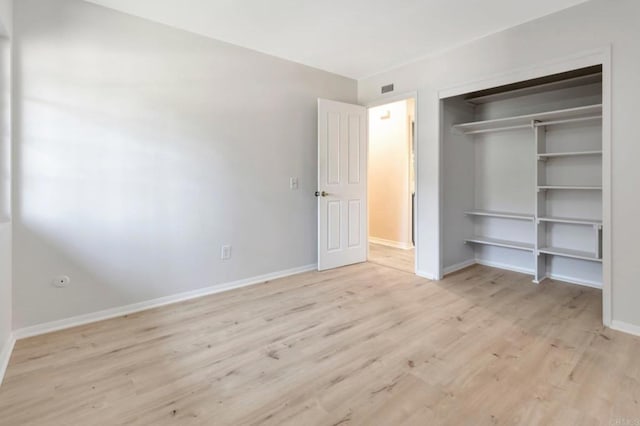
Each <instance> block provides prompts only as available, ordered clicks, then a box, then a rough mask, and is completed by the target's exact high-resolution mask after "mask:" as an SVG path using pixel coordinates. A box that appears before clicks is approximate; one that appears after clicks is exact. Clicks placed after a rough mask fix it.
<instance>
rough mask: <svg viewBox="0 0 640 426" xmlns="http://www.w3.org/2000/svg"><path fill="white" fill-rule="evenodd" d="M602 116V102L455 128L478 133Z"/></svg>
mask: <svg viewBox="0 0 640 426" xmlns="http://www.w3.org/2000/svg"><path fill="white" fill-rule="evenodd" d="M601 118H602V104H597V105H587V106H582V107H576V108H567V109H560V110H555V111H546V112H539V113H536V114H527V115H519V116H515V117H506V118H497V119H493V120H484V121H474V122H471V123H461V124H454V125H453V129H454V130H456V131H459V132H461V133H465V134H476V133H487V132H497V131H502V130H516V129H527V128H529V129H531V128H533V127H534V122H537V123H535V125H536V126H544V125H551V124H561V123H563V122H572V121H582V120H596V119H601Z"/></svg>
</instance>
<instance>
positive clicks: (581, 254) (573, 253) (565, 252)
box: [538, 247, 602, 262]
mask: <svg viewBox="0 0 640 426" xmlns="http://www.w3.org/2000/svg"><path fill="white" fill-rule="evenodd" d="M538 252H539V253H544V254H551V255H554V256H562V257H570V258H572V259H581V260H590V261H593V262H602V259H600V258H598V257H596V255H595V254H594V253H591V252H588V251H580V250H571V249H565V248H558V247H543V248H541V249H539V250H538Z"/></svg>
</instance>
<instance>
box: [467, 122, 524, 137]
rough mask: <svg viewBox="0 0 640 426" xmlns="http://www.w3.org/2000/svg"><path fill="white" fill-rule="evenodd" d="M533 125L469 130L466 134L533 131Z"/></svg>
mask: <svg viewBox="0 0 640 426" xmlns="http://www.w3.org/2000/svg"><path fill="white" fill-rule="evenodd" d="M532 128H533V127H532V126H531V124H519V125H517V126H507V127H494V128H491V129H480V130H469V131H468V132H464V134H465V135H476V134H478V133H492V132H502V131H504V130H517V129H532Z"/></svg>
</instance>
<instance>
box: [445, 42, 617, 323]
mask: <svg viewBox="0 0 640 426" xmlns="http://www.w3.org/2000/svg"><path fill="white" fill-rule="evenodd" d="M594 65H602V225H603V231H604V232H603V233H602V234H603V235H602V322H603V324H604V325H605V326H607V327H610V326H611V320H612V310H613V306H612V297H611V286H612V282H611V279H612V274H611V260H612V257H611V232H612V227H611V220H612V217H611V45H608V46H604V47H602V48H600V49H595V50H589V51H585V52H579V53H577V54H573V55H569V56H566V57H564V58H559V59H556V60H554V61H551V62H544V63H540V64H534V65H531V66H528V67H525V68H520V69H515V70H511V71H508V72H505V73H500V74H496V75H493V76H490V77H488V78H485V79H482V80H473V81H469V82H463V83H461V84H458V85H455V86H453V87H447V88H442V89H441V90H438V92H437V93H438V101H439V106H438V114H439V117H440V134H439V144H440V145H439V152H440V153H442V150H443V146H442V135H443V131H444V130H443V128H442V107H443V106H442V100H443V99H444V98H449V97H452V96H458V95H462V94H465V93H469V92H475V91H479V90H485V89H490V88H493V87H497V86H503V85H506V84H512V83H517V82H519V81H524V80H531V79H534V78H539V77H545V76H548V75H551V74H557V73H562V72H566V71H572V70H575V69H579V68H585V67H589V66H594ZM439 169H440V178H439V183H438V203H439V213H438V216H439V217H438V227H439V230H438V234H437V235H438V240H439V241H438V243H439V247H440V253H442V243H443V236H442V216H443V211H442V209H443V203H442V196H443V181H442V158H440V160H439ZM439 257H440V259H439V264H438V268H439V269H438V271H437V276H438V278H441V277H442V273H443V264H442V255H440V256H439Z"/></svg>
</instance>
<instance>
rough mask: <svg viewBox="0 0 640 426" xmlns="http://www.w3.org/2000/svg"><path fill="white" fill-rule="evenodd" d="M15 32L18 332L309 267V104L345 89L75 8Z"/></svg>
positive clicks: (23, 8) (41, 10)
mask: <svg viewBox="0 0 640 426" xmlns="http://www.w3.org/2000/svg"><path fill="white" fill-rule="evenodd" d="M15 16H16V29H17V32H16V36H17V38H18V44H17V48H16V50H15V55H14V57H15V66H14V70H15V75H17V76H19V78H18V79H17V81H16V84H15V97H16V102H15V123H16V129H15V141H16V144H15V145H16V146H15V153H14V165H15V177H14V178H15V181H14V185H15V186H14V187H15V188H16V189H17V190H16V191H15V194H14V206H15V222H16V226H15V235H14V238H15V240H16V250H15V259H14V266H15V279H16V282H17V283H19V285H17V286H16V292H15V300H16V311H17V312H21V314H20V316H21V318H16V324H15V327H17V328H20V327H25V326H29V325H33V324H38V323H42V322H46V321H51V320H56V319H62V318H66V317H70V316H74V315H80V314H84V313H88V312H94V311H97V310H101V309H107V308H112V307H115V306H121V305H122V304H123V303H125V302H126V303H127V304H130V303H136V302H140V301H143V300H148V299H151V298H157V297H162V296H167V295H171V294H176V293H180V292H185V291H190V290H195V289H199V288H203V287H208V286H212V285H216V284H220V283H226V282H230V281H235V280H240V279H243V278H249V277H254V276H258V275H262V274H265V273H271V272H276V271H283V270H287V269H290V268H295V267H301V266H304V265H309V264H312V263H314V262H315V258H316V232H317V231H316V200H315V198H314V197H313V190H314V189H315V185H316V162H317V154H316V150H317V149H316V144H317V141H316V134H317V129H316V127H317V114H316V99H317V97H318V96H322V97H328V98H334V99H339V100H344V101H353V99H350V98H349V97H351V98H355V82H354V81H352V80H349V79H345V78H342V77H338V76H335V75H332V74H328V73H324V72H321V71H318V70H314V69H311V68H307V67H303V66H301V65H298V64H294V63H291V62H286V61H282V60H279V59H275V58H271V57H268V56H266V55H262V54H258V53H256V52H252V51H248V50H245V49H241V48H238V47H235V46H230V45H227V44H224V43H220V42H216V41H213V40H209V39H206V38H203V37H199V36H195V35H192V34H189V33H186V32H182V31H177V30H173V29H170V28H167V27H164V26H162V25H158V24H153V23H149V22H146V21H144V20H141V19H138V18H133V17H131V16H128V15H125V14H121V13H118V12H114V11H111V10H108V9H105V8H102V7H98V6H95V5H91V4H89V3H85V2H82V1H77V0H59V1H56V2H49V1H45V0H24V1H21V2H18V3H17V4H16V13H15ZM222 82H223V83H222ZM345 96H346V97H347V98H348V99H345ZM289 176H298V177H299V180H300V190H299V191H290V190H289V186H288V182H289ZM223 244H232V245H233V250H232V254H233V258H232V259H231V260H230V261H228V262H222V261H221V260H220V248H221V245H223ZM283 253H286V256H283ZM60 274H65V275H69V276H70V277H71V279H72V283H71V285H70V286H69V288H68V289H64V290H58V289H55V288H53V287H52V286H51V285H50V283H51V281H52V279H53V278H54V277H55V276H57V275H60ZM89 295H94V296H93V297H92V298H91V299H90V298H89ZM95 295H98V296H99V297H100V298H99V299H98V296H95ZM27 312H28V313H29V315H27V314H23V313H27Z"/></svg>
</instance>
